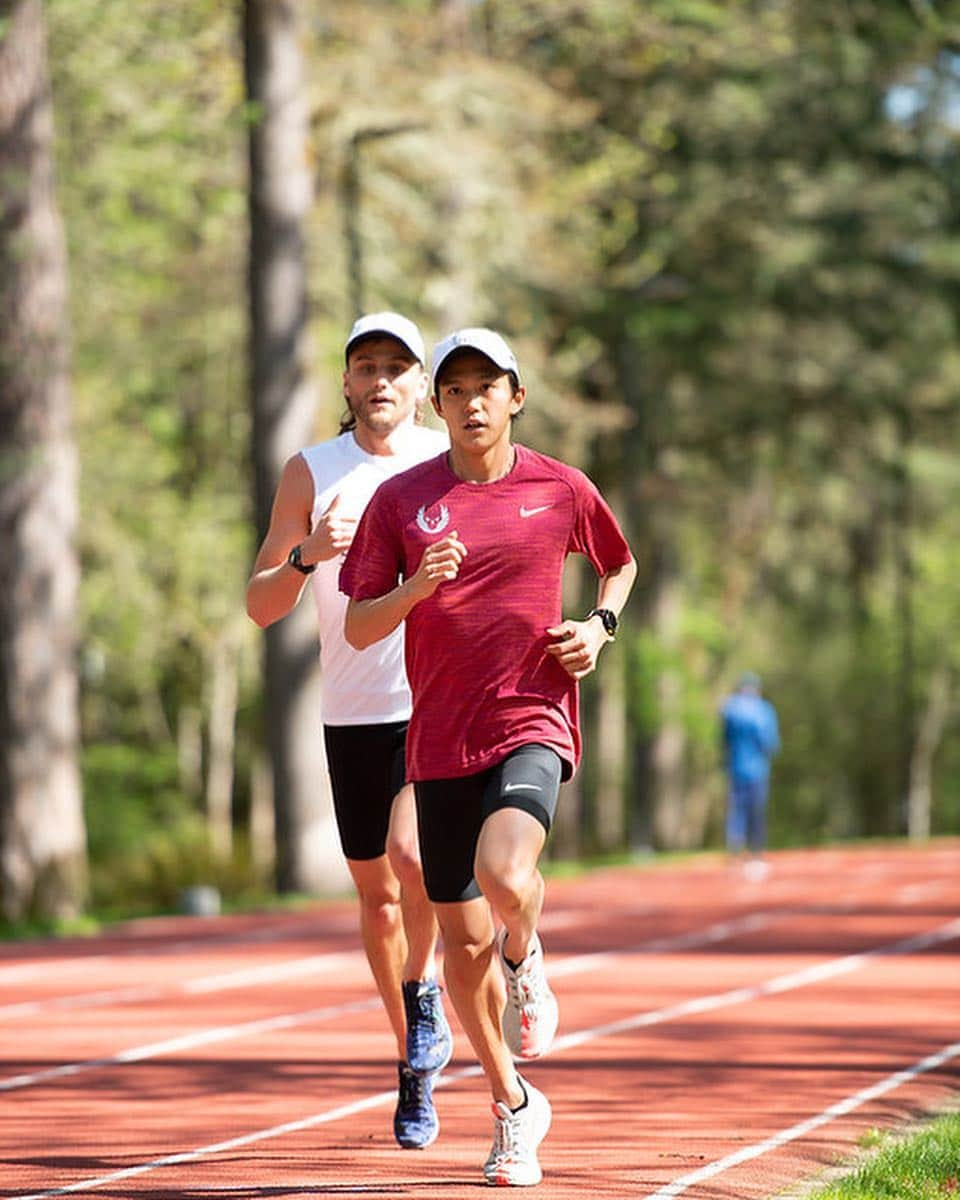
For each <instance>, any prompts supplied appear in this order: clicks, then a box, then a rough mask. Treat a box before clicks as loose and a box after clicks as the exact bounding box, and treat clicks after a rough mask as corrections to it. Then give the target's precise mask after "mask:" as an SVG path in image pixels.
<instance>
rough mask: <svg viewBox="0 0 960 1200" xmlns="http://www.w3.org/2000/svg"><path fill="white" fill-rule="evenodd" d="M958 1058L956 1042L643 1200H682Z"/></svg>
mask: <svg viewBox="0 0 960 1200" xmlns="http://www.w3.org/2000/svg"><path fill="white" fill-rule="evenodd" d="M958 1056H960V1042H953V1043H951V1044H950V1045H949V1046H944V1047H943V1049H942V1050H938V1051H937V1053H936V1054H930V1055H928V1056H927V1057H926V1058H922V1059H920V1061H919V1062H916V1063H914V1064H913V1066H912V1067H907V1068H905V1069H904V1070H902V1071H896V1072H894V1074H893V1075H888V1076H887V1078H886V1079H881V1080H880V1081H879V1082H878V1083H874V1084H872V1085H871V1086H870V1087H866V1088H863V1089H862V1090H861V1091H859V1092H855V1093H854V1094H853V1095H852V1096H847V1097H846V1098H845V1099H843V1100H839V1101H838V1102H837V1103H836V1104H831V1105H830V1107H829V1108H825V1109H824V1110H823V1112H821V1113H817V1115H816V1116H814V1117H808V1118H807V1120H806V1121H800V1122H799V1123H798V1124H796V1125H791V1126H790V1128H789V1129H782V1130H781V1131H780V1132H779V1133H775V1134H773V1135H772V1136H771V1137H768V1138H765V1139H764V1140H763V1141H762V1142H756V1143H755V1144H754V1145H753V1146H744V1147H743V1149H742V1150H737V1151H736V1153H734V1154H728V1155H727V1157H726V1158H718V1159H717V1160H716V1161H715V1162H712V1163H708V1165H707V1166H705V1167H700V1169H699V1170H697V1171H691V1172H690V1174H689V1175H681V1176H680V1177H679V1178H678V1179H675V1180H674V1181H673V1183H668V1184H667V1186H666V1187H662V1188H660V1189H659V1191H656V1192H651V1193H650V1194H649V1195H647V1196H645V1197H643V1200H671V1197H673V1196H680V1195H682V1194H683V1193H684V1192H685V1191H686V1190H687V1189H688V1188H691V1187H693V1186H694V1184H697V1183H703V1182H704V1181H705V1180H707V1179H713V1178H714V1177H715V1176H717V1175H722V1174H723V1172H724V1171H728V1170H729V1169H730V1168H731V1167H738V1166H739V1165H740V1164H741V1163H745V1162H750V1160H751V1159H754V1158H759V1157H760V1156H761V1155H762V1154H767V1153H769V1151H771V1150H777V1149H779V1148H780V1147H781V1146H785V1145H787V1143H788V1142H794V1141H796V1140H797V1138H802V1137H806V1135H807V1134H808V1133H812V1132H813V1130H814V1129H819V1128H820V1127H821V1126H822V1125H829V1124H830V1122H831V1121H835V1120H836V1119H837V1117H845V1116H846V1115H847V1113H851V1112H853V1111H854V1110H855V1109H858V1108H861V1107H862V1106H863V1105H864V1104H868V1103H869V1102H870V1101H871V1100H876V1099H877V1098H878V1097H879V1096H885V1095H886V1094H887V1092H892V1091H893V1090H894V1089H895V1088H898V1087H901V1086H902V1085H903V1084H905V1083H910V1081H911V1080H913V1079H916V1078H917V1077H918V1076H919V1075H925V1074H926V1073H927V1072H928V1071H935V1070H936V1069H937V1068H938V1067H942V1066H943V1065H944V1063H948V1062H950V1061H951V1059H954V1058H957V1057H958Z"/></svg>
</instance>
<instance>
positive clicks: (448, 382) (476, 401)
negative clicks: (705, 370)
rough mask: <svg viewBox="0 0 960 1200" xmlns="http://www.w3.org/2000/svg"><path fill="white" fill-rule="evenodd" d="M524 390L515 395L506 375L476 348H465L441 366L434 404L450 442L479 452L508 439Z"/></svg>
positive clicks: (521, 403)
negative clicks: (445, 426) (445, 427)
mask: <svg viewBox="0 0 960 1200" xmlns="http://www.w3.org/2000/svg"><path fill="white" fill-rule="evenodd" d="M524 395H525V392H524V389H523V388H522V387H521V388H518V389H517V391H516V394H514V391H513V385H512V384H511V382H510V376H509V375H508V374H507V372H506V371H503V370H501V369H500V367H498V366H497V365H496V363H495V362H493V361H492V359H489V358H487V356H486V355H485V354H481V353H480V352H479V351H478V350H466V351H463V352H462V353H459V354H458V355H457V356H456V358H455V359H454V360H453V362H452V363H450V365H449V366H447V367H445V368H444V370H443V372H442V375H441V378H440V381H439V383H438V384H437V395H436V396H435V397H434V401H433V403H434V407H435V408H436V410H437V412H438V413H439V414H440V416H441V417H443V419H444V420H445V421H446V423H447V429H448V431H449V433H450V441H451V442H452V443H453V444H454V445H455V446H458V447H460V448H461V449H463V450H466V451H468V452H469V453H471V454H482V453H485V452H486V451H487V450H490V449H492V448H493V447H494V446H497V445H499V444H500V443H501V442H509V441H510V418H511V417H512V416H513V415H514V414H515V413H518V412H519V411H520V409H521V408H523V400H524Z"/></svg>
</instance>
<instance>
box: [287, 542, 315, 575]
mask: <svg viewBox="0 0 960 1200" xmlns="http://www.w3.org/2000/svg"><path fill="white" fill-rule="evenodd" d="M302 549H303V547H302V546H301V545H299V543H298V544H297V545H296V546H294V548H293V549H292V550H291V551H290V553H289V554H288V555H287V562H288V563H289V564H290V566H291V567H293V569H294V570H295V571H299V572H300V574H301V575H312V574H313V573H314V571H315V570H316V569H317V564H316V563H310V564H309V565H308V564H307V563H305V562H304V561H303V559H302V558H301V557H300V552H301V550H302Z"/></svg>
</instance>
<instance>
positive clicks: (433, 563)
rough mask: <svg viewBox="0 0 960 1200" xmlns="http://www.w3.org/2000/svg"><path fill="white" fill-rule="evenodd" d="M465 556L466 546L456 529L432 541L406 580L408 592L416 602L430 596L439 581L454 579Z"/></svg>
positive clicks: (438, 584)
mask: <svg viewBox="0 0 960 1200" xmlns="http://www.w3.org/2000/svg"><path fill="white" fill-rule="evenodd" d="M466 556H467V548H466V546H465V545H464V544H463V542H461V541H460V539H459V537H458V536H457V531H456V530H453V532H451V533H448V534H447V536H446V537H443V538H441V539H440V540H439V541H437V542H432V543H431V544H430V545H429V546H428V547H427V548H426V550H424V552H423V557H422V558H421V559H420V565H419V566H418V567H417V569H416V571H415V572H414V574H413V575H412V576H411V577H410V579H409V581H408V585H407V587H408V592H409V593H410V594H412V595H413V597H414V598H415V599H416V601H417V602H419V601H420V600H426V598H427V597H428V596H432V595H433V593H434V592H435V591H436V590H437V588H438V587H439V586H440V584H441V583H445V582H446V581H448V580H451V579H456V577H457V576H458V575H459V574H460V564H461V563H462V562H463V560H464V559H465V558H466Z"/></svg>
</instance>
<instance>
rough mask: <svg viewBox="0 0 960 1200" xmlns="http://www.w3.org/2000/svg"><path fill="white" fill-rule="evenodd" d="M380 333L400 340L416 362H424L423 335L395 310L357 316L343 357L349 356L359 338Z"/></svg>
mask: <svg viewBox="0 0 960 1200" xmlns="http://www.w3.org/2000/svg"><path fill="white" fill-rule="evenodd" d="M377 333H382V334H385V335H386V336H387V337H392V338H396V339H397V341H398V342H402V343H403V344H404V345H405V346H406V348H407V349H408V350H409V351H410V353H411V354H412V355H413V356H414V358H416V359H417V361H418V362H421V363H426V361H427V350H426V347H425V346H424V344H423V335H422V334H421V332H420V330H419V329H418V328H417V327H416V325H414V323H413V322H412V321H410V320H408V319H407V318H406V317H402V316H401V315H400V314H399V313H395V312H378V313H367V315H366V316H363V317H358V318H357V319H356V321H354V323H353V328H352V329H351V330H350V336H349V337H348V338H347V344H346V346H345V347H344V351H343V353H344V357H346V358H349V357H350V351H351V349H352V348H353V346H354V345H355V344H356V343H357V342H359V341H360V339H361V338H365V337H371V336H372V335H374V334H377Z"/></svg>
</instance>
